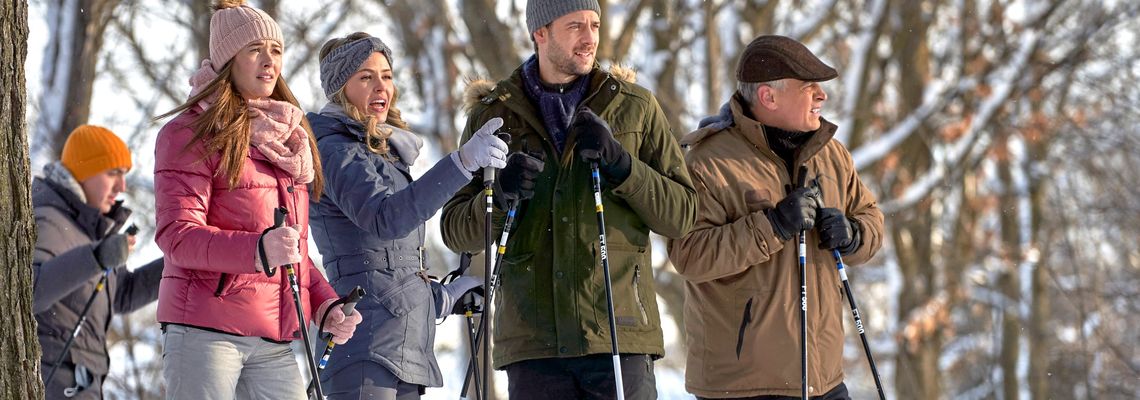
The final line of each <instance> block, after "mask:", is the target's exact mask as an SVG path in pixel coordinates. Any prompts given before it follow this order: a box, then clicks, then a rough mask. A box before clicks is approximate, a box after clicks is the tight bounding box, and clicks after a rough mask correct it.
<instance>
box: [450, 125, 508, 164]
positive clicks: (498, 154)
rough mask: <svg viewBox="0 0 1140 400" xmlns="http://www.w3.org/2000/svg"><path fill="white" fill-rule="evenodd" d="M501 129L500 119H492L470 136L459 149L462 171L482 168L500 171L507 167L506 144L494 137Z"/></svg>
mask: <svg viewBox="0 0 1140 400" xmlns="http://www.w3.org/2000/svg"><path fill="white" fill-rule="evenodd" d="M502 127H503V119H502V118H498V117H496V118H492V119H491V120H490V121H487V123H485V124H483V127H481V128H479V130H477V131H475V134H474V135H471V139H469V140H468V141H467V143H464V144H463V146H461V147H460V148H459V162H460V163H461V164H463V169H466V170H467V172H475V171H478V170H480V169H482V168H483V167H491V168H495V169H501V168H503V167H505V166H507V142H504V141H503V140H502V139H499V138H497V137H495V131H498V130H499V128H502Z"/></svg>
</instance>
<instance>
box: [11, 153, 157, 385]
mask: <svg viewBox="0 0 1140 400" xmlns="http://www.w3.org/2000/svg"><path fill="white" fill-rule="evenodd" d="M44 175H45V176H44V177H43V178H36V179H35V180H34V181H33V182H32V204H33V205H34V206H35V215H36V230H37V235H36V250H35V254H34V256H33V258H32V272H33V274H34V279H35V283H34V287H33V289H32V291H33V303H32V310H33V313H35V316H36V322H37V324H38V327H37V328H36V331H37V335H38V336H39V340H40V346H41V347H42V348H43V358H42V359H41V363H42V364H41V368H42V373H43V374H45V377H46V374H47V373H48V372H49V371H50V370H51V367H52V365H51V363H52V362H54V361H55V360H56V359H57V358H58V357H59V355H60V353H61V352H62V351H63V347H64V344H65V343H66V342H67V338H68V337H69V336H70V335H71V333H72V329H74V328H75V324H76V323H78V322H79V313H80V312H82V311H83V306H84V305H85V304H86V303H87V299H88V298H90V297H91V293H93V292H94V291H95V287H96V284H97V283H98V282H99V280H100V277H101V276H102V272H103V271H102V269H101V268H100V267H99V264H98V262H97V261H96V260H95V254H94V251H93V250H94V248H95V246H96V245H98V243H99V241H100V240H102V239H103V238H104V237H106V236H107V235H108V234H109V233H111V232H114V231H115V230H117V229H118V228H120V227H122V224H123V222H125V220H126V218H127V216H129V214H130V210H126V209H119V211H118V212H113V214H114V215H115V217H114V218H111V217H108V216H106V215H102V214H100V213H99V210H97V209H95V208H94V207H91V206H89V205H87V204H86V203H85V202H84V201H83V200H82V198H81V197H80V196H82V193H83V190H82V189H81V188H80V186H79V183H78V182H76V181H75V178H73V177H72V176H71V174H70V173H69V172H68V171H67V169H66V168H64V167H63V166H62V165H61V164H59V163H52V164H49V165H47V166H46V167H44ZM162 265H163V264H162V259H161V258H159V259H157V260H155V261H153V262H151V263H150V264H147V265H146V266H144V267H141V268H138V269H136V270H135V271H134V272H131V271H128V270H127V268H126V266H123V265H119V266H115V267H114V268H111V269H110V270H109V271H108V276H107V285H106V287H105V288H104V290H103V291H102V292H101V293H100V294H99V296H97V297H96V298H95V301H94V303H92V305H91V309H90V310H89V311H88V312H87V319H86V321H84V324H83V328H82V329H81V331H80V333H79V336H78V337H76V338H75V342H74V343H72V345H71V348H70V349H69V350H68V353H69V354H68V356H66V357H64V359H63V360H64V361H63V363H64V364H63V366H62V367H60V369H59V371H57V372H56V374H55V377H54V379H52V381H53V382H49V384H48V385H47V398H49V399H52V398H64V396H63V388H65V387H71V386H74V384H75V377H74V369H73V366H74V365H81V366H83V367H85V368H87V369H88V371H90V373H91V374H92V375H93V376H94V377H95V378H97V380H96V381H95V382H101V381H102V377H104V376H106V375H107V370H108V367H109V364H110V359H109V358H108V356H107V345H106V342H107V341H106V337H107V329H108V327H109V326H110V323H111V313H112V311H113V312H115V313H126V312H131V311H134V310H136V309H139V308H142V307H143V306H145V305H147V304H149V303H150V302H152V301H154V300H155V299H157V298H158V282H159V279H161V277H162ZM100 397H101V388H100V387H99V385H94V386H92V387H89V388H88V389H87V390H84V391H82V392H80V393H79V394H78V395H76V397H72V398H73V399H75V398H100Z"/></svg>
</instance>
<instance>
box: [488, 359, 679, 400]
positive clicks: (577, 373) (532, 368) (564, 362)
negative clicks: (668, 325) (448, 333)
mask: <svg viewBox="0 0 1140 400" xmlns="http://www.w3.org/2000/svg"><path fill="white" fill-rule="evenodd" d="M506 370H507V384H508V385H507V386H508V389H507V392H508V393H509V395H510V398H512V399H613V398H616V397H617V393H616V390H615V389H614V363H613V356H611V355H609V354H593V355H588V356H583V357H574V358H544V359H540V360H527V361H519V362H517V363H514V364H511V365H508V366H507V367H506ZM621 376H622V387H623V389H624V390H625V397H626V398H627V399H631V400H638V399H656V398H657V379H656V378H655V377H654V375H653V359H652V358H651V357H650V356H648V355H645V354H623V355H621Z"/></svg>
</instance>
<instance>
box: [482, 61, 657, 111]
mask: <svg viewBox="0 0 1140 400" xmlns="http://www.w3.org/2000/svg"><path fill="white" fill-rule="evenodd" d="M520 68H521V67H520ZM595 69H596V70H599V71H601V72H603V73H606V74H609V75H610V76H613V77H614V78H615V79H618V80H620V81H623V82H627V83H637V71H636V70H634V69H633V67H627V66H623V65H618V64H614V65H610V67H609V68H608V69H603V68H602V67H601V66H595ZM518 74H519V73H518V70H516V71H515V73H514V74H512V78H513V77H514V76H515V75H518ZM495 89H498V82H496V81H493V80H490V79H488V78H481V77H476V78H472V79H470V80H469V81H468V82H467V87H466V88H465V89H464V90H463V112H464V113H470V112H471V109H472V108H473V107H475V105H476V104H479V103H486V102H490V101H492V100H493V99H494V98H492V97H490V96H491V95H492V93H494V92H495Z"/></svg>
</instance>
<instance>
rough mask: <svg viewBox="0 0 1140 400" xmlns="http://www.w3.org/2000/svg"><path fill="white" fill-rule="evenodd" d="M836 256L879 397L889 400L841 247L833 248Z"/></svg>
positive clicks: (837, 265)
mask: <svg viewBox="0 0 1140 400" xmlns="http://www.w3.org/2000/svg"><path fill="white" fill-rule="evenodd" d="M831 255H833V256H835V269H837V270H838V271H839V280H841V281H843V291H844V292H846V293H847V303H848V304H850V305H851V315H853V316H854V317H855V329H857V330H858V331H859V339H860V340H862V341H863V352H864V353H866V354H867V362H868V363H870V364H871V375H872V376H874V377H875V388H876V389H878V390H879V399H881V400H887V396H886V394H884V393H883V382H882V381H880V380H879V369H878V368H875V357H874V356H872V355H871V345H870V344H868V343H867V334H866V333H865V332H864V331H863V318H862V317H861V316H860V315H859V306H857V305H855V296H853V295H852V294H851V283H850V282H848V281H847V267H846V265H845V264H843V256H842V255H841V254H839V249H831Z"/></svg>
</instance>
